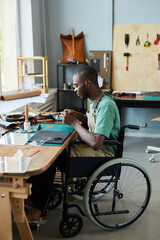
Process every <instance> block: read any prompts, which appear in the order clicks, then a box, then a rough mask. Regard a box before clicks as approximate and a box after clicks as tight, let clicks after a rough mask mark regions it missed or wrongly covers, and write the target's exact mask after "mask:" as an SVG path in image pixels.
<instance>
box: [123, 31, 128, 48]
mask: <svg viewBox="0 0 160 240" xmlns="http://www.w3.org/2000/svg"><path fill="white" fill-rule="evenodd" d="M124 41H125V45H126V47H128V44H129V34H125V37H124Z"/></svg>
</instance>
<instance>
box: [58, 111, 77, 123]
mask: <svg viewBox="0 0 160 240" xmlns="http://www.w3.org/2000/svg"><path fill="white" fill-rule="evenodd" d="M61 119H62V122H64V123H65V124H68V125H70V126H73V125H74V123H75V122H76V121H77V120H76V118H75V117H74V116H73V115H72V111H71V110H70V109H65V110H64V111H63V112H61Z"/></svg>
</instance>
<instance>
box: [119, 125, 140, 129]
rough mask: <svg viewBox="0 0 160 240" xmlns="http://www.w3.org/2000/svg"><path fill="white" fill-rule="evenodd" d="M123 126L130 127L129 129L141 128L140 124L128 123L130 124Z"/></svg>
mask: <svg viewBox="0 0 160 240" xmlns="http://www.w3.org/2000/svg"><path fill="white" fill-rule="evenodd" d="M122 128H123V129H124V128H129V129H133V130H139V129H140V126H138V125H132V124H128V125H125V126H123V127H122Z"/></svg>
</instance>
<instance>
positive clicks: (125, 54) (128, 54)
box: [123, 53, 130, 71]
mask: <svg viewBox="0 0 160 240" xmlns="http://www.w3.org/2000/svg"><path fill="white" fill-rule="evenodd" d="M123 55H124V56H125V57H126V71H128V57H129V56H130V53H124V54H123Z"/></svg>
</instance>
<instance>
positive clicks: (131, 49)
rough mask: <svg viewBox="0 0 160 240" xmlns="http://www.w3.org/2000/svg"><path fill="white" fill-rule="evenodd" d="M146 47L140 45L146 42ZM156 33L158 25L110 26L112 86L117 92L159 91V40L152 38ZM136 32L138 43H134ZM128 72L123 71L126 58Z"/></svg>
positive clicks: (159, 31)
mask: <svg viewBox="0 0 160 240" xmlns="http://www.w3.org/2000/svg"><path fill="white" fill-rule="evenodd" d="M125 34H129V44H128V47H126V46H125V40H124V39H125ZM147 34H148V41H149V42H150V43H151V45H150V46H149V47H144V43H145V42H146V41H147ZM157 34H160V24H142V25H141V24H139V25H114V28H113V53H112V54H113V61H112V87H113V90H121V91H160V70H158V69H157V65H158V53H160V41H159V42H158V44H157V45H154V41H155V40H156V38H157ZM138 35H139V40H140V45H136V40H137V36H138ZM124 53H130V56H129V57H128V71H126V57H124Z"/></svg>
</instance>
